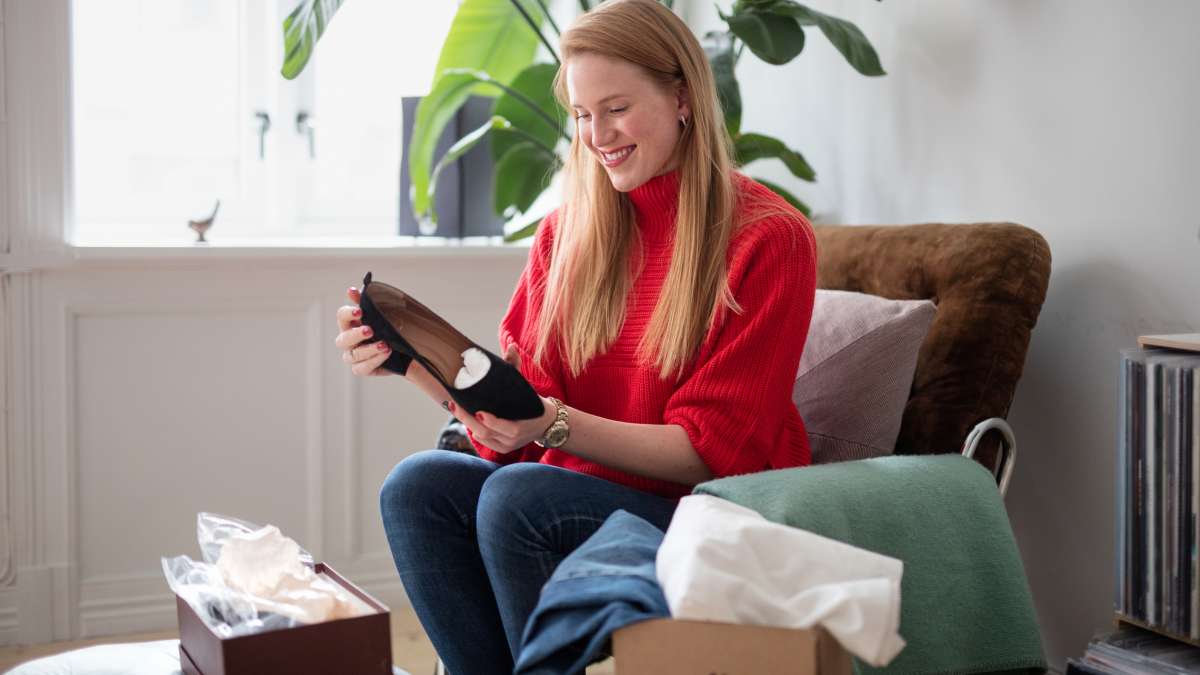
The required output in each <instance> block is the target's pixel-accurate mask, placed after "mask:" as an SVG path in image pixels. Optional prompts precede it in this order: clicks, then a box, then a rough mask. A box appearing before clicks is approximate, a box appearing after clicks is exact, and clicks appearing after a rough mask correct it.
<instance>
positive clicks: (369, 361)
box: [333, 286, 395, 376]
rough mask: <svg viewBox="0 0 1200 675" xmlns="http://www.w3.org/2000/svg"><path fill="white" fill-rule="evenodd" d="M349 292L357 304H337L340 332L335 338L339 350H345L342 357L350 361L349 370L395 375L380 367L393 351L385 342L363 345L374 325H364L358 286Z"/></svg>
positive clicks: (358, 372) (370, 373) (364, 374)
mask: <svg viewBox="0 0 1200 675" xmlns="http://www.w3.org/2000/svg"><path fill="white" fill-rule="evenodd" d="M346 295H347V296H348V297H349V298H350V302H353V303H354V304H353V305H342V306H341V307H338V310H337V323H338V331H339V332H338V335H337V338H335V339H334V341H333V343H334V344H335V345H337V347H338V349H341V350H342V360H343V361H345V362H346V363H349V364H350V372H352V373H354V374H355V375H362V376H373V375H394V374H395V373H393V372H392V371H390V370H388V369H386V368H380V366H381V365H383V362H384V361H387V358H388V357H389V356H391V354H392V350H391V348H390V347H388V345H387V343H386V342H384V341H382V340H380V341H379V342H375V343H372V344H369V345H364V344H362V341H363V340H368V339H370V338H371V327H370V326H364V325H362V309H360V308H359V306H358V305H359V301H360V300H361V296H360V295H359V293H358V289H356V288H355V287H353V286H351V287H350V289H349V290H347V291H346Z"/></svg>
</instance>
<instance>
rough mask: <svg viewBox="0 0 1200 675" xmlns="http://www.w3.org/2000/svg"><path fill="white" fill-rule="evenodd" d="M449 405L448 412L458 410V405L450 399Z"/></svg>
mask: <svg viewBox="0 0 1200 675" xmlns="http://www.w3.org/2000/svg"><path fill="white" fill-rule="evenodd" d="M449 405H450V412H454V411H455V410H458V406H456V405H454V401H450V403H449Z"/></svg>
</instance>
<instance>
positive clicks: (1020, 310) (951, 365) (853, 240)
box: [814, 223, 1050, 467]
mask: <svg viewBox="0 0 1200 675" xmlns="http://www.w3.org/2000/svg"><path fill="white" fill-rule="evenodd" d="M814 230H815V232H816V235H817V261H818V262H817V265H818V273H817V285H818V287H819V288H827V289H838V290H847V291H858V292H860V293H870V294H871V295H878V296H882V297H885V298H893V299H906V300H912V299H930V300H933V301H934V302H935V303H936V304H937V306H938V310H937V315H936V316H935V317H934V320H933V324H932V325H931V326H930V329H929V334H928V335H927V336H926V338H925V342H924V343H923V344H922V345H921V350H920V354H919V355H918V357H917V370H916V374H915V375H914V377H913V385H912V393H911V394H910V395H909V399H908V403H907V405H906V407H905V410H904V420H903V422H902V423H901V427H900V436H899V438H898V439H897V441H896V453H897V454H938V453H951V452H960V451H961V449H962V444H963V441H964V439H965V438H966V436H967V433H968V432H969V431H970V430H971V429H972V428H973V427H974V426H975V425H976V424H977V423H979V422H981V421H983V420H985V419H987V418H989V417H1006V416H1007V415H1008V409H1009V406H1010V405H1011V404H1012V400H1013V395H1014V394H1015V392H1016V388H1017V380H1018V379H1020V377H1021V371H1022V369H1023V367H1024V364H1025V353H1026V350H1027V349H1028V347H1029V338H1030V334H1031V332H1032V330H1033V327H1034V324H1036V323H1037V317H1038V313H1039V312H1040V311H1041V308H1042V302H1043V301H1044V300H1045V298H1046V289H1047V287H1048V285H1049V282H1050V246H1049V245H1048V244H1047V243H1046V240H1045V239H1044V238H1043V237H1042V236H1041V235H1040V234H1038V233H1037V232H1035V231H1033V230H1031V229H1029V228H1027V227H1024V226H1021V225H1016V224H1013V223H979V224H963V225H945V224H921V225H901V226H844V225H817V226H815V227H814ZM998 447H999V441H998V439H997V437H996V435H995V434H991V435H989V437H988V438H987V439H986V442H985V443H984V444H982V445H981V447H980V452H979V453H978V455H977V459H979V460H980V461H981V462H982V463H983V464H984V465H985V466H988V467H994V466H995V456H996V452H997V449H998Z"/></svg>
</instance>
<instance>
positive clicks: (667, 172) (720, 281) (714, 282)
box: [337, 0, 816, 675]
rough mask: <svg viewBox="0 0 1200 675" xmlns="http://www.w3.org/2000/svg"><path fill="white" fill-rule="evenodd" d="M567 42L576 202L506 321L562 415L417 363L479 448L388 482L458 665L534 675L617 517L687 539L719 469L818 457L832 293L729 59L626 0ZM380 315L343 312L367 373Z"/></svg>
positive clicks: (539, 244) (409, 464) (542, 230)
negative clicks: (807, 393)
mask: <svg viewBox="0 0 1200 675" xmlns="http://www.w3.org/2000/svg"><path fill="white" fill-rule="evenodd" d="M561 51H562V55H563V66H562V68H560V70H559V73H558V77H557V80H556V82H555V91H556V94H557V97H558V100H559V102H560V103H561V104H562V105H563V106H564V107H565V108H566V109H567V110H570V111H572V112H573V115H574V118H575V124H576V133H575V136H574V140H573V141H572V143H571V149H570V157H569V159H568V160H567V165H566V168H565V178H566V182H565V194H564V200H563V202H564V203H563V205H562V207H560V208H559V209H558V210H557V211H556V212H555V213H552V214H551V215H550V216H548V217H547V218H546V219H545V220H544V221H543V222H542V223H541V226H540V227H539V229H538V231H537V234H536V237H535V241H534V243H533V246H532V249H531V251H530V254H529V260H528V263H527V264H526V267H525V269H524V271H523V273H522V274H521V277H520V279H519V281H518V282H517V287H516V290H515V292H514V294H513V297H512V301H511V304H510V306H509V308H508V311H507V313H506V314H505V316H504V319H503V320H502V322H501V325H500V331H499V337H500V347H501V353H505V354H506V359H507V360H508V361H509V362H511V363H513V364H514V365H516V366H517V367H518V368H519V369H520V370H521V372H522V373H523V374H524V375H525V377H526V378H527V379H528V380H529V382H530V384H532V385H533V387H534V389H535V390H536V391H537V392H538V393H539V395H541V396H542V402H543V406H544V409H545V414H544V415H543V416H542V417H541V418H539V419H533V420H525V421H516V422H514V421H507V420H502V419H498V418H496V417H494V416H492V415H489V414H487V413H480V414H478V416H477V417H472V416H469V415H467V414H465V413H464V412H463V411H462V410H458V409H454V406H453V403H452V402H448V399H449V396H447V395H446V393H445V391H444V390H442V388H441V387H440V385H438V384H437V383H436V382H435V381H434V380H433V378H432V377H431V376H430V375H429V374H428V373H427V372H426V371H424V370H423V369H422V368H421V367H420V365H419V364H418V363H416V362H414V363H413V364H412V366H411V367H410V368H409V370H408V373H407V374H406V377H408V378H409V379H411V380H413V382H414V383H416V384H417V385H418V386H420V387H421V388H422V389H423V390H425V391H426V392H427V393H429V395H430V396H432V397H433V398H434V399H435V400H436V401H439V402H448V407H449V408H450V409H451V410H452V412H453V413H454V414H455V416H456V417H458V419H460V420H461V421H462V422H463V423H464V424H465V425H466V427H467V429H468V435H469V436H470V438H471V441H472V443H473V444H474V446H475V448H476V450H477V452H478V455H479V456H478V457H472V456H469V455H466V454H461V453H453V452H449V451H440V450H430V451H425V452H419V453H416V454H414V455H412V456H410V457H408V458H406V459H404V461H402V462H400V463H399V464H398V465H397V466H396V468H395V469H394V470H393V471H392V473H391V474H390V475H389V476H388V477H387V480H386V481H385V483H384V485H383V489H382V491H381V495H380V507H381V509H382V512H383V521H384V526H385V530H386V532H387V537H388V542H389V544H390V546H391V550H392V555H393V557H394V559H395V562H396V567H397V570H398V571H399V573H400V578H401V580H402V581H403V583H404V587H405V589H406V591H407V592H408V597H409V598H410V599H411V601H412V603H413V607H414V608H415V610H416V612H417V615H418V616H419V617H420V620H421V623H422V625H423V626H424V627H425V630H426V632H427V633H428V634H429V637H430V639H431V640H432V642H433V645H434V647H435V648H436V649H437V651H438V654H439V655H440V656H441V658H442V659H443V661H444V662H445V663H446V665H447V667H448V669H449V670H450V672H452V673H455V674H456V675H464V674H465V675H479V674H480V673H502V672H503V673H509V672H511V671H512V667H513V661H514V658H515V656H516V654H517V653H518V649H519V647H520V638H521V634H522V630H523V629H524V626H525V622H526V619H527V618H528V616H529V615H530V613H531V612H532V610H533V608H534V606H535V605H536V603H537V599H538V592H539V590H540V588H541V586H542V584H543V583H544V582H545V581H546V580H547V579H548V578H549V577H550V574H551V572H552V571H553V570H554V568H555V566H556V565H557V564H558V562H559V561H560V560H562V559H563V558H564V557H565V556H566V555H567V554H568V553H570V552H571V551H572V550H573V549H574V548H576V547H577V546H578V545H579V544H581V543H582V542H583V541H584V540H585V539H587V537H588V536H589V535H590V534H592V533H593V532H594V531H595V530H596V529H597V528H598V527H599V526H600V524H601V523H603V522H604V520H605V519H606V518H607V517H608V515H609V514H611V513H612V512H613V511H615V510H617V509H624V510H626V511H629V512H631V513H633V514H636V515H638V516H641V517H642V518H645V519H646V520H649V521H650V522H652V523H654V524H655V525H657V526H658V527H660V528H663V529H665V528H666V527H667V525H668V523H669V522H670V519H671V513H672V511H673V509H674V507H675V505H676V503H677V501H678V498H679V497H681V496H682V495H685V494H687V493H688V492H690V490H691V488H692V486H694V485H695V484H696V483H699V482H702V481H705V480H708V479H710V478H714V477H721V476H727V475H732V474H740V473H750V472H754V471H761V470H765V469H774V468H784V467H792V466H802V465H805V464H808V462H809V446H808V440H807V436H806V434H805V430H804V424H803V422H802V421H801V419H800V416H799V413H798V412H797V410H796V407H795V406H794V405H793V404H792V402H791V389H792V383H793V381H794V379H795V374H796V370H797V368H798V365H799V362H800V353H801V350H802V349H803V346H804V339H805V335H806V334H807V331H808V324H809V319H810V316H811V313H812V305H813V295H814V292H815V286H816V251H815V243H814V239H813V235H812V230H811V227H810V225H809V223H808V221H806V220H805V219H804V217H803V215H801V214H800V213H799V212H797V211H796V210H795V209H793V208H792V207H790V206H789V205H788V204H787V203H786V202H785V201H783V200H782V199H780V198H779V197H777V196H776V195H774V194H773V193H771V192H770V191H769V190H767V189H766V188H764V187H763V186H761V185H759V184H757V183H755V182H754V181H752V180H750V179H749V178H746V177H745V176H742V175H740V174H737V173H735V172H734V171H733V169H732V166H731V162H730V151H729V138H728V136H727V134H726V131H725V125H724V120H723V117H722V114H721V109H720V106H719V104H718V102H717V95H716V88H715V84H714V80H713V75H712V72H711V70H710V69H709V66H708V62H707V60H706V59H705V55H704V52H703V51H702V49H701V48H700V45H699V44H698V43H697V41H696V39H695V37H694V36H693V35H692V33H691V31H690V30H689V29H688V28H687V26H686V25H684V23H683V22H682V21H681V20H680V19H679V18H678V17H676V16H675V15H674V14H673V13H672V12H671V11H670V10H668V9H666V8H665V7H663V6H662V5H660V4H658V3H657V2H655V1H654V0H615V1H610V2H606V3H604V4H602V5H599V6H598V7H597V8H596V9H595V10H593V11H591V12H589V13H587V14H585V15H583V16H581V17H580V18H579V19H578V21H577V22H576V23H575V24H574V25H573V26H572V27H571V29H570V30H568V31H567V32H566V33H564V34H563V36H562V43H561ZM350 298H351V300H352V301H353V302H355V303H357V302H358V294H357V292H356V291H355V290H354V289H351V290H350ZM356 310H357V308H356V307H355V306H353V305H347V306H345V307H342V308H341V309H340V310H339V312H338V320H339V326H340V328H341V330H342V332H341V334H340V335H339V336H338V338H337V343H338V346H339V347H341V348H342V349H346V350H347V352H346V355H345V359H346V360H347V361H348V362H350V363H352V364H353V365H352V369H353V371H354V372H355V373H356V374H358V375H368V374H384V373H386V372H387V371H383V370H381V369H379V366H380V364H381V363H383V361H384V360H386V359H387V356H388V352H386V351H380V348H379V347H378V346H377V344H369V345H363V346H358V345H360V343H361V342H362V341H363V340H364V339H366V338H367V337H368V335H367V334H366V333H367V332H368V330H369V329H366V328H365V327H361V326H360V325H359V322H358V320H357V318H356V317H357V316H358V314H357V313H356ZM379 344H381V343H379ZM564 416H565V419H563V417H564Z"/></svg>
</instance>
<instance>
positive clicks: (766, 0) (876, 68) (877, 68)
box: [734, 0, 887, 76]
mask: <svg viewBox="0 0 1200 675" xmlns="http://www.w3.org/2000/svg"><path fill="white" fill-rule="evenodd" d="M742 12H746V13H751V14H773V15H776V16H790V17H792V18H793V19H795V20H796V23H798V24H800V25H801V26H817V27H819V28H820V29H821V32H822V33H824V34H825V37H827V38H829V41H830V42H832V43H833V46H834V47H836V48H837V50H838V51H839V52H841V53H842V56H844V57H846V61H847V62H848V63H849V64H850V65H851V66H852V67H853V68H854V69H855V70H857V71H858V72H860V73H862V74H863V75H869V76H878V75H886V74H887V73H885V72H884V70H883V66H882V65H880V63H879V54H877V53H876V52H875V48H874V47H872V46H871V42H870V41H869V40H867V36H866V35H863V32H862V31H861V30H859V29H858V27H857V26H855V25H854V24H852V23H850V22H849V21H846V20H844V19H839V18H837V17H833V16H829V15H828V14H823V13H821V12H818V11H817V10H815V9H812V8H810V7H807V6H805V5H801V4H799V3H797V2H795V0H739V2H737V3H736V4H735V6H734V14H739V13H742ZM756 53H757V52H756Z"/></svg>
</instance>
